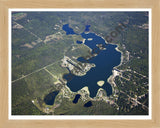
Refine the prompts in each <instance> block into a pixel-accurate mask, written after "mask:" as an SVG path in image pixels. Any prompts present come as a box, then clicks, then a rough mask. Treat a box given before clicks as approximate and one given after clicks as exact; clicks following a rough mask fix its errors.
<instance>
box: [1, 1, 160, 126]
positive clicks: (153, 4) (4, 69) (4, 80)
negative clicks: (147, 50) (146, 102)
mask: <svg viewBox="0 0 160 128" xmlns="http://www.w3.org/2000/svg"><path fill="white" fill-rule="evenodd" d="M9 8H151V9H152V120H74V121H73V120H43V121H42V120H20V121H19V120H9V119H8V62H9V61H8V41H9V40H8V35H9V34H8V11H9V10H8V9H9ZM159 15H160V1H159V0H141V1H140V0H134V1H133V0H131V1H129V0H115V1H110V0H106V1H103V0H100V1H96V0H90V1H88V2H87V1H86V0H77V1H76V0H70V1H66V0H53V1H50V0H28V1H26V0H0V86H1V88H0V101H1V103H0V128H11V127H12V128H15V127H16V128H22V127H23V128H26V127H29V128H35V127H47V128H50V127H62V128H63V127H65V128H72V127H76V128H81V127H92V128H94V127H103V128H105V127H133V128H134V127H136V128H137V127H145V128H148V127H149V128H150V127H153V128H158V127H160V118H159V116H160V110H159V108H160V87H158V86H159V84H160V79H158V77H159V76H160V74H159V71H160V68H159V67H158V66H159V65H158V64H159V62H160V59H159V60H158V57H159V56H158V55H160V50H158V48H159V47H158V46H160V45H158V43H159V42H160V37H159V34H160V30H159V28H160V18H159V17H158V16H159Z"/></svg>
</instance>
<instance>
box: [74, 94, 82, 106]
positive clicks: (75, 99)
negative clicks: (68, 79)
mask: <svg viewBox="0 0 160 128" xmlns="http://www.w3.org/2000/svg"><path fill="white" fill-rule="evenodd" d="M80 97H81V95H80V94H77V95H76V96H75V98H74V100H73V103H74V104H76V103H77V102H78V100H79V98H80Z"/></svg>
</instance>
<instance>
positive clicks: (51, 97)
mask: <svg viewBox="0 0 160 128" xmlns="http://www.w3.org/2000/svg"><path fill="white" fill-rule="evenodd" d="M58 93H59V91H54V92H51V93H49V94H48V95H46V96H45V98H44V102H45V103H46V104H47V105H53V104H54V100H55V98H56V96H57V95H58Z"/></svg>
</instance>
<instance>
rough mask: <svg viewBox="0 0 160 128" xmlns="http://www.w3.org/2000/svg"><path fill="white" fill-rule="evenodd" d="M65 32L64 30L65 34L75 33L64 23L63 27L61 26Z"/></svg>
mask: <svg viewBox="0 0 160 128" xmlns="http://www.w3.org/2000/svg"><path fill="white" fill-rule="evenodd" d="M62 29H63V30H64V31H65V32H66V35H69V34H76V33H75V32H74V31H73V29H72V28H70V27H69V24H65V25H63V28H62Z"/></svg>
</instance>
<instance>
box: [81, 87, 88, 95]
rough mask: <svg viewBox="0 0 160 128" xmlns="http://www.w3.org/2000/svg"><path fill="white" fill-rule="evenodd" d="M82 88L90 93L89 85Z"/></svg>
mask: <svg viewBox="0 0 160 128" xmlns="http://www.w3.org/2000/svg"><path fill="white" fill-rule="evenodd" d="M81 90H85V91H86V92H87V93H88V94H90V92H89V89H88V87H87V86H85V87H83V88H82V89H81Z"/></svg>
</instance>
